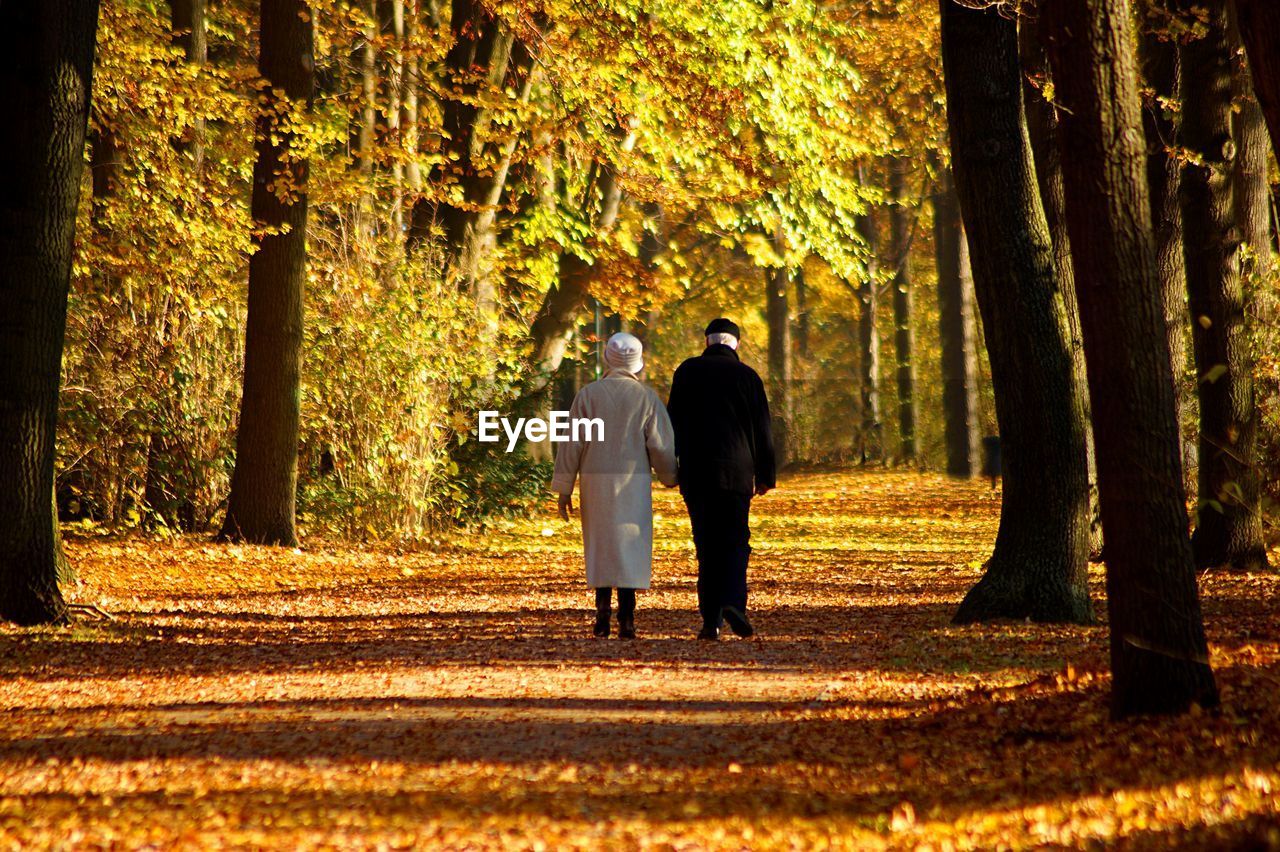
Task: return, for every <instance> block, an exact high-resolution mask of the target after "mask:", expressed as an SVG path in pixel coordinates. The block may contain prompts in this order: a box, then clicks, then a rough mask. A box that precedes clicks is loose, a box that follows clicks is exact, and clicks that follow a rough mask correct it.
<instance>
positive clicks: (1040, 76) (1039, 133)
mask: <svg viewBox="0 0 1280 852" xmlns="http://www.w3.org/2000/svg"><path fill="white" fill-rule="evenodd" d="M1018 44H1019V48H1018V49H1019V52H1020V54H1021V61H1022V70H1023V90H1022V96H1023V102H1024V104H1025V105H1026V112H1027V134H1028V136H1029V137H1030V139H1031V156H1032V159H1033V161H1034V162H1035V167H1036V185H1037V186H1038V187H1039V190H1040V202H1041V204H1042V205H1043V206H1044V213H1045V221H1046V222H1047V223H1048V225H1049V236H1050V238H1051V239H1052V241H1053V266H1054V269H1055V271H1056V272H1057V274H1058V288H1059V289H1060V290H1061V291H1062V301H1063V305H1064V308H1065V310H1066V313H1067V328H1068V331H1069V335H1070V340H1071V368H1072V370H1073V371H1074V381H1075V387H1076V393H1077V394H1078V395H1079V397H1080V398H1079V401H1078V403H1077V404H1078V405H1080V407H1081V410H1082V411H1083V412H1084V422H1085V430H1084V442H1085V443H1084V452H1085V470H1086V473H1087V476H1088V477H1089V553H1090V555H1091V556H1092V557H1097V556H1099V555H1101V553H1102V523H1101V515H1100V513H1099V507H1098V486H1097V461H1096V458H1095V453H1094V448H1093V429H1092V426H1091V419H1092V416H1091V414H1090V411H1089V383H1088V379H1087V377H1086V375H1085V365H1084V337H1083V335H1082V333H1081V331H1080V308H1079V306H1078V305H1077V304H1076V284H1075V273H1074V272H1073V271H1072V268H1071V235H1070V234H1069V233H1068V232H1067V202H1066V195H1065V188H1064V186H1063V178H1062V158H1061V156H1060V155H1059V150H1058V115H1057V112H1056V110H1054V108H1053V107H1052V106H1051V105H1050V104H1049V102H1048V101H1047V100H1045V96H1044V92H1043V91H1041V89H1040V88H1038V86H1051V85H1052V79H1053V78H1052V75H1051V74H1050V73H1049V61H1048V58H1047V57H1046V56H1045V52H1044V46H1043V45H1042V44H1041V42H1040V39H1039V37H1038V36H1037V34H1036V31H1035V28H1034V27H1033V26H1030V25H1028V24H1024V25H1022V26H1020V27H1019V29H1018Z"/></svg>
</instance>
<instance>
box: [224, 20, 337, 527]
mask: <svg viewBox="0 0 1280 852" xmlns="http://www.w3.org/2000/svg"><path fill="white" fill-rule="evenodd" d="M260 21H261V23H260V41H261V44H260V47H259V53H258V71H259V73H260V74H261V75H262V77H263V78H264V79H265V80H266V85H267V88H266V90H265V91H264V93H263V103H262V107H261V111H260V113H259V115H258V121H257V127H256V131H255V133H256V135H255V142H254V149H255V152H256V155H257V160H256V162H255V163H254V167H253V196H252V199H251V208H252V213H253V219H254V222H255V226H256V227H257V228H259V229H261V231H260V233H258V234H256V235H255V237H254V242H255V244H256V249H257V250H256V251H255V252H254V253H253V256H252V257H251V258H250V259H249V311H248V319H247V323H246V328H245V361H244V395H243V397H242V398H241V401H240V424H239V427H238V428H237V430H236V462H235V470H234V472H233V473H232V476H231V496H230V497H229V499H228V507H227V517H226V520H225V521H224V522H223V525H222V531H221V533H220V534H219V537H220V538H221V539H224V540H235V541H240V540H243V541H249V542H253V543H255V544H281V545H287V546H293V545H296V544H297V540H298V534H297V528H296V524H295V502H296V496H297V484H298V426H299V405H300V403H301V387H300V385H299V371H300V369H301V365H302V289H303V283H304V280H305V276H306V265H307V241H306V240H307V173H308V163H307V160H306V158H305V157H302V156H299V154H298V152H297V150H295V146H296V145H297V143H298V140H297V138H296V136H295V133H294V131H293V130H292V125H291V124H290V123H288V122H283V123H282V122H281V121H280V118H281V115H282V114H285V115H287V114H288V113H289V112H290V111H291V110H295V109H307V110H309V109H310V105H311V98H312V91H313V87H314V79H313V77H314V68H315V66H314V61H313V58H312V38H313V36H312V21H311V8H310V4H309V3H308V2H306V0H262V9H261V16H260Z"/></svg>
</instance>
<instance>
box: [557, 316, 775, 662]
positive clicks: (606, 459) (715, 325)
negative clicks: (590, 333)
mask: <svg viewBox="0 0 1280 852" xmlns="http://www.w3.org/2000/svg"><path fill="white" fill-rule="evenodd" d="M704 334H705V336H706V340H707V348H706V350H705V351H704V352H703V353H702V354H701V355H699V356H697V357H694V358H690V359H688V360H687V361H685V362H684V363H683V364H681V365H680V367H679V369H677V370H676V373H675V376H674V377H673V378H672V380H671V398H670V399H669V400H668V401H667V404H666V406H663V404H662V401H661V400H660V399H659V398H658V395H657V394H656V393H655V392H654V391H653V389H652V388H650V387H649V386H647V385H645V384H643V383H642V382H641V381H640V372H641V371H642V370H643V369H644V360H643V358H642V346H641V344H640V341H639V340H637V339H636V338H635V337H633V336H632V335H630V334H626V333H622V334H615V335H613V337H611V338H609V342H608V344H607V345H606V346H605V351H604V360H605V364H606V365H607V367H608V370H607V372H606V373H605V374H604V377H603V378H601V379H600V380H598V381H595V382H592V383H591V384H589V385H587V386H586V387H584V388H583V389H582V390H581V391H579V392H578V395H577V397H576V398H575V399H574V400H573V406H572V408H571V409H570V412H569V416H570V418H571V419H573V418H579V417H584V418H600V419H601V420H603V421H604V439H603V440H599V441H590V442H588V441H573V442H568V443H565V444H562V445H561V449H560V452H559V453H558V454H557V456H556V466H555V477H554V478H553V479H552V480H551V489H552V490H553V491H555V492H556V493H557V494H559V496H560V517H562V518H564V519H565V520H568V518H569V513H570V512H572V511H573V484H574V480H575V479H577V480H581V485H580V486H579V493H580V495H581V498H580V502H581V505H582V544H583V549H584V551H585V555H586V564H587V585H588V586H590V587H591V588H593V589H595V593H596V622H595V629H594V633H595V635H596V636H598V637H602V638H603V637H607V636H608V635H609V628H610V624H609V621H610V614H611V612H610V611H611V607H612V597H613V590H614V589H617V590H618V636H619V638H622V639H634V638H635V635H636V625H635V609H636V590H638V589H647V588H649V582H650V579H651V577H652V574H653V566H652V558H653V499H652V479H651V475H650V471H651V470H652V471H653V472H654V473H656V474H657V476H658V480H659V481H660V482H662V484H663V485H666V486H667V487H672V486H674V485H676V484H677V483H678V484H679V485H680V494H681V496H683V497H684V502H685V505H686V506H687V507H688V509H689V520H690V522H691V523H692V525H693V544H694V548H695V550H696V552H697V556H698V609H699V611H700V612H701V614H702V630H701V632H700V633H699V634H698V638H699V639H711V640H714V639H719V638H720V628H721V626H722V625H723V624H724V623H725V622H727V623H728V625H729V627H730V628H731V629H732V630H733V632H734V633H736V634H738V635H739V636H743V637H747V636H751V635H753V633H754V630H753V628H752V626H751V622H750V621H749V620H748V619H747V559H748V557H749V556H750V554H751V546H750V544H749V543H748V542H749V540H750V538H751V533H750V531H749V530H748V528H747V513H748V511H749V510H750V507H751V498H752V496H753V495H759V494H764V493H765V492H766V491H768V490H769V489H771V488H773V486H774V476H775V470H774V452H773V439H772V437H771V435H770V425H769V402H768V400H767V399H766V398H765V393H764V384H763V383H762V382H761V381H760V377H759V376H758V375H757V374H756V371H755V370H753V369H751V368H750V367H748V366H747V365H746V364H743V363H742V362H741V361H739V360H738V353H737V348H738V339H739V337H740V335H739V332H738V327H737V326H736V325H734V324H733V323H732V322H731V321H729V320H727V319H723V318H721V319H716V320H713V321H712V322H711V324H710V325H708V326H707V329H706V331H705V332H704Z"/></svg>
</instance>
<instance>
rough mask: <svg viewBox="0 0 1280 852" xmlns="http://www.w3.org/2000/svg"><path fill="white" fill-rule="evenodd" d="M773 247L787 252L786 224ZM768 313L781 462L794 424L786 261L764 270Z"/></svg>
mask: <svg viewBox="0 0 1280 852" xmlns="http://www.w3.org/2000/svg"><path fill="white" fill-rule="evenodd" d="M771 239H772V242H773V250H774V252H775V253H776V254H777V255H778V256H779V257H785V256H786V251H787V247H786V238H785V237H784V235H783V232H782V226H781V225H779V226H778V227H777V228H775V229H774V232H773V236H772V237H771ZM764 280H765V315H766V318H767V320H768V325H769V399H770V400H771V402H770V409H771V411H772V416H773V434H774V444H775V445H776V446H777V448H778V455H779V466H780V467H781V466H783V465H785V464H786V459H787V456H788V453H787V448H788V446H789V442H790V437H791V436H790V428H791V316H790V310H789V306H788V304H787V301H788V300H787V290H788V285H789V284H790V282H791V270H790V269H788V268H787V266H786V265H785V264H784V265H782V266H776V267H771V268H768V269H765V271H764Z"/></svg>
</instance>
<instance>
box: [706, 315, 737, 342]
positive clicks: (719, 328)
mask: <svg viewBox="0 0 1280 852" xmlns="http://www.w3.org/2000/svg"><path fill="white" fill-rule="evenodd" d="M713 334H732V335H733V336H734V337H739V338H740V337H742V334H741V333H740V332H739V331H738V326H737V324H736V323H734V321H733V320H731V319H725V318H724V317H719V318H718V319H713V320H712V321H711V322H710V323H709V324H708V325H707V330H706V331H704V332H703V335H704V336H706V337H710V336H711V335H713Z"/></svg>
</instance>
